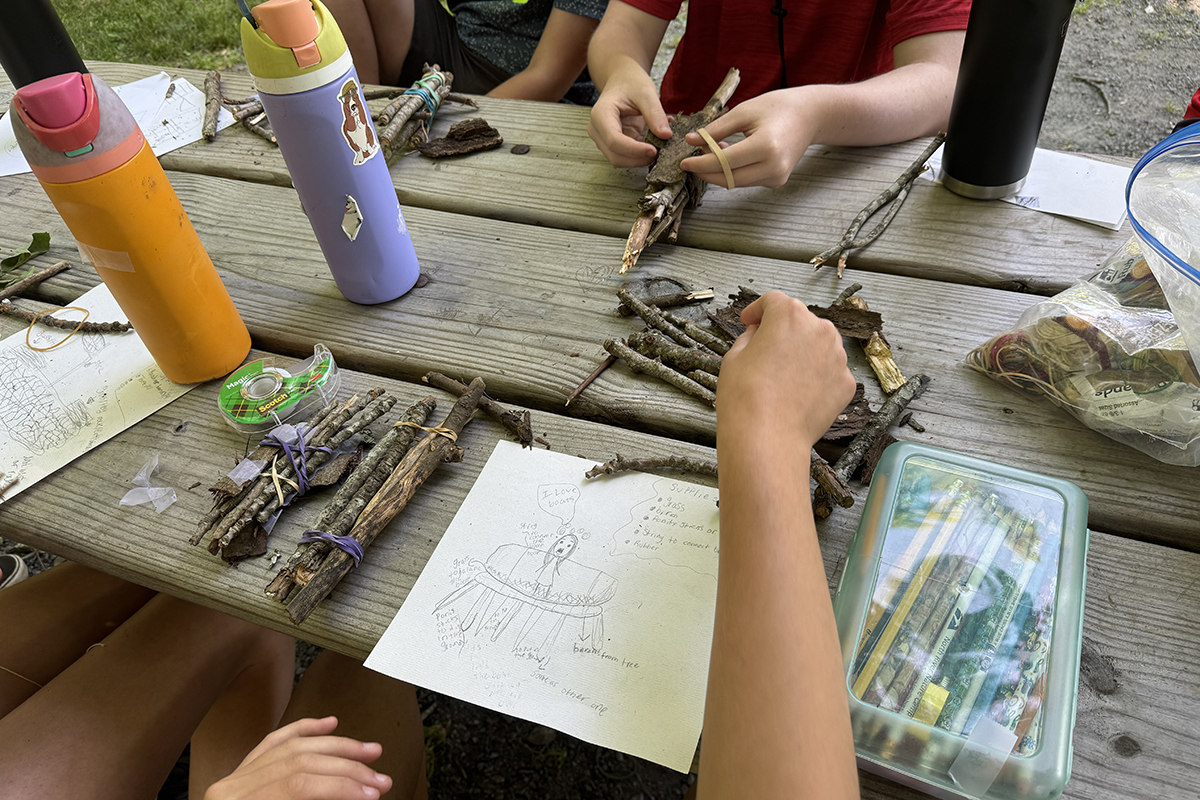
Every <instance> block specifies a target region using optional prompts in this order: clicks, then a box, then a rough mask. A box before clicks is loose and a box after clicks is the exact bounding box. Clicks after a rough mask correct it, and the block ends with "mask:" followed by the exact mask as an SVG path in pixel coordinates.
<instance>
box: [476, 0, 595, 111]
mask: <svg viewBox="0 0 1200 800" xmlns="http://www.w3.org/2000/svg"><path fill="white" fill-rule="evenodd" d="M598 24H599V23H598V21H597V20H594V19H592V18H591V17H584V16H581V15H579V14H572V13H571V12H569V11H563V10H562V9H561V8H555V9H553V10H552V11H551V12H550V18H549V19H548V20H547V21H546V28H545V30H543V31H542V37H541V38H540V39H538V45H537V49H536V50H534V51H533V58H531V59H530V60H529V66H528V67H526V68H525V69H523V70H521V71H520V72H518V73H517V74H516V75H513V76H512V77H511V78H509V79H508V80H506V81H505V82H504V83H502V84H500V85H499V86H497V87H496V88H495V89H492V90H491V91H490V92H488V95H489V96H491V97H512V98H516V99H518V100H548V101H550V102H558V101H559V100H561V99H562V97H563V95H565V94H566V93H567V90H568V89H570V88H571V85H572V84H574V83H575V80H576V79H577V78H578V77H579V73H581V72H583V68H584V67H585V66H586V65H587V52H588V41H589V40H590V39H591V38H592V33H593V32H594V31H595V30H596V26H597V25H598Z"/></svg>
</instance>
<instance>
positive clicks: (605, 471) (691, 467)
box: [584, 453, 717, 479]
mask: <svg viewBox="0 0 1200 800" xmlns="http://www.w3.org/2000/svg"><path fill="white" fill-rule="evenodd" d="M661 469H675V470H680V471H682V472H695V473H696V474H698V475H712V476H713V477H714V478H715V477H716V476H717V462H715V461H708V460H705V459H699V458H689V457H687V456H656V457H652V458H625V457H623V456H622V455H621V454H620V453H617V455H616V458H614V459H612V460H611V461H605V462H604V463H603V464H597V465H596V466H594V467H592V468H591V469H589V470H588V471H587V472H585V473H584V477H585V478H588V479H594V478H598V477H600V476H601V475H614V474H616V473H618V472H628V471H630V470H636V471H639V472H646V471H647V470H661Z"/></svg>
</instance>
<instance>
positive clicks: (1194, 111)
mask: <svg viewBox="0 0 1200 800" xmlns="http://www.w3.org/2000/svg"><path fill="white" fill-rule="evenodd" d="M706 102H707V101H706ZM1183 118H1184V119H1200V89H1197V90H1196V93H1195V94H1194V95H1192V102H1190V103H1188V107H1187V111H1185V112H1183Z"/></svg>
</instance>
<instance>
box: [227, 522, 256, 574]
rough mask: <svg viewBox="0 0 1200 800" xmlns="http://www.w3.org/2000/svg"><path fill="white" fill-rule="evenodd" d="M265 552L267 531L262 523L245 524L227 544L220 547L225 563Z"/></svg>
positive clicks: (235, 562)
mask: <svg viewBox="0 0 1200 800" xmlns="http://www.w3.org/2000/svg"><path fill="white" fill-rule="evenodd" d="M266 552H267V531H266V529H265V528H263V526H262V525H259V524H258V523H254V524H252V525H247V526H246V527H245V528H244V529H243V530H242V531H240V532H239V533H238V535H237V536H235V537H234V538H233V539H232V540H231V541H230V542H229V544H227V545H225V546H224V547H222V548H221V559H222V560H223V561H225V563H227V564H237V563H238V562H240V561H245V560H246V559H247V558H254V557H255V556H261V555H263V554H265V553H266Z"/></svg>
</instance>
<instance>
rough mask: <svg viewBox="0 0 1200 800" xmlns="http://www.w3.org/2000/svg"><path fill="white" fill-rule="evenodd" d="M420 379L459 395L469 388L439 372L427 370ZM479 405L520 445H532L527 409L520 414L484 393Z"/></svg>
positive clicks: (530, 425)
mask: <svg viewBox="0 0 1200 800" xmlns="http://www.w3.org/2000/svg"><path fill="white" fill-rule="evenodd" d="M421 380H423V381H424V382H425V383H428V384H429V385H430V386H435V387H437V388H438V389H441V390H442V391H444V392H450V393H451V394H456V395H458V396H459V397H462V396H463V395H464V394H466V393H467V391H468V389H469V387H468V386H467V385H466V384H465V383H462V382H461V381H456V380H454V379H453V378H450V377H447V376H445V375H443V374H441V373H440V372H427V373H425V377H423V378H421ZM479 407H480V408H481V409H482V410H483V413H485V414H487V415H488V416H489V417H491V418H492V419H494V420H495V421H496V422H499V423H500V424H501V425H503V426H504V429H505V430H506V431H508V432H509V433H510V434H512V435H513V437H514V438H516V440H517V441H518V442H519V443H520V445H521V446H522V447H529V448H532V447H533V424H532V423H531V422H530V418H529V412H528V411H526V412H525V413H524V414H521V413H520V412H518V411H514V410H512V409H508V408H505V407H504V406H502V405H500V404H499V403H497V402H496V401H495V400H493V399H492V398H490V397H488V396H487V395H486V394H485V395H483V396H482V397H480V398H479Z"/></svg>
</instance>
